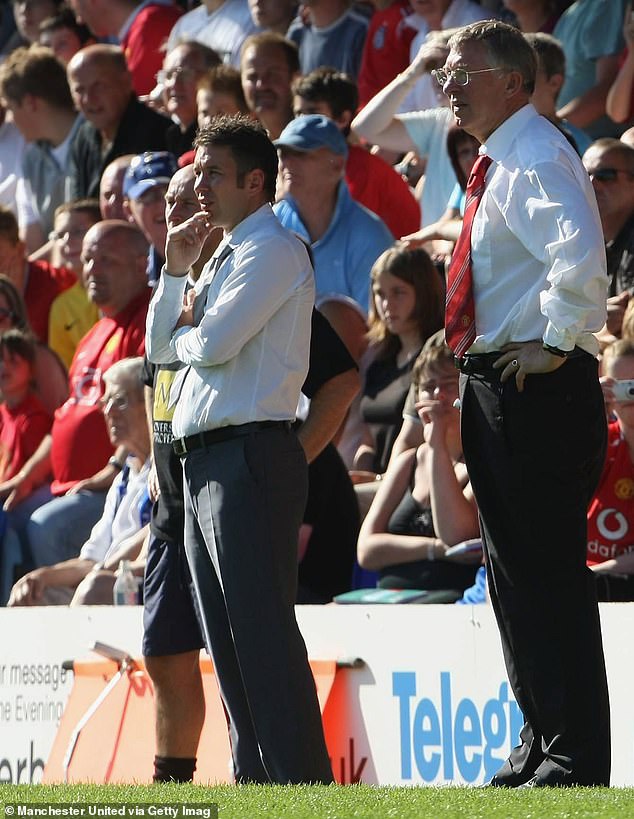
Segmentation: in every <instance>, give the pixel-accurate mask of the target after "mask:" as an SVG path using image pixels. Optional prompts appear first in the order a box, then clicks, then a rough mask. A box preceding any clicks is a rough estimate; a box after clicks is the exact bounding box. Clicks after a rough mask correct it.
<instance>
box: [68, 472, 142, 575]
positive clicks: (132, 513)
mask: <svg viewBox="0 0 634 819" xmlns="http://www.w3.org/2000/svg"><path fill="white" fill-rule="evenodd" d="M131 462H132V459H130V461H128V463H131ZM149 474H150V460H149V459H148V460H147V461H146V462H145V463H144V464H143V466H142V467H141V469H139V470H138V471H136V470H134V469H132V467H130V471H129V472H128V471H127V469H126V470H124V471H123V472H120V473H119V474H118V475H117V476H116V478H115V479H114V481H113V483H112V486H111V487H110V489H109V490H108V494H107V495H106V502H105V505H104V509H103V515H102V516H101V517H100V518H99V520H98V521H97V523H95V525H94V526H93V529H92V532H91V533H90V537H89V538H88V540H87V541H86V542H85V543H84V545H83V546H82V549H81V552H80V553H79V557H80V558H81V559H82V560H94V561H95V562H97V563H100V562H103V561H105V560H107V559H108V558H109V557H111V556H112V555H114V554H116V553H117V552H118V551H119V549H120V547H121V545H122V544H123V542H124V541H126V540H127V539H128V538H131V537H132V536H133V535H136V534H137V532H139V531H140V530H141V529H142V528H143V526H145V524H146V523H148V522H149V515H150V511H151V508H152V506H151V503H150V501H149V498H148V487H147V479H148V475H149Z"/></svg>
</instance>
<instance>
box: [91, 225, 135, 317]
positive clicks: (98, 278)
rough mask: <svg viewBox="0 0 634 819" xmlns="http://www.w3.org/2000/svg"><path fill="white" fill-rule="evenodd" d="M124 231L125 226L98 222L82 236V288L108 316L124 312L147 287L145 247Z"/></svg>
mask: <svg viewBox="0 0 634 819" xmlns="http://www.w3.org/2000/svg"><path fill="white" fill-rule="evenodd" d="M129 230H130V231H132V230H133V229H132V228H130V229H129ZM127 231H128V229H127V227H126V226H123V227H118V226H116V223H115V226H113V225H112V223H111V222H99V223H98V224H96V225H93V227H91V228H90V230H89V231H88V233H87V234H86V236H85V237H84V242H83V246H82V256H81V258H82V263H83V279H84V287H85V288H86V292H87V294H88V298H89V299H90V301H92V302H93V303H94V304H96V305H97V307H99V309H100V310H101V311H102V312H103V313H105V314H106V315H108V316H112V315H115V314H116V313H118V312H119V311H120V310H123V308H124V307H126V306H127V305H128V304H129V302H130V301H131V300H132V299H133V298H134V297H135V296H136V295H137V294H138V293H140V292H141V290H142V288H143V287H147V273H146V267H147V244H146V243H145V240H144V239H143V237H142V236H134V235H133V234H131V233H129V232H127ZM135 233H136V231H135Z"/></svg>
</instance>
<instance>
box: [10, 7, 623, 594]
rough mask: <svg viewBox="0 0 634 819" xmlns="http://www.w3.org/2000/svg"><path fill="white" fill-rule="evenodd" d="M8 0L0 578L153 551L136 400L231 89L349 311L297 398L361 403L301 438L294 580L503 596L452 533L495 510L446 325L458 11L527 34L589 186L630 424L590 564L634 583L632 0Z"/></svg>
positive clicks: (323, 298) (460, 181)
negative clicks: (169, 275)
mask: <svg viewBox="0 0 634 819" xmlns="http://www.w3.org/2000/svg"><path fill="white" fill-rule="evenodd" d="M0 16H1V19H2V26H1V28H0V31H1V34H0V398H1V401H2V403H0V498H1V499H2V503H3V509H2V520H0V530H1V531H3V532H4V535H3V541H2V545H0V604H5V603H7V601H8V600H9V596H10V600H9V603H10V605H33V604H42V603H43V602H46V603H67V602H69V601H71V600H72V601H73V603H74V604H77V603H86V602H100V603H103V602H108V601H110V600H111V589H112V583H113V579H114V572H115V571H116V569H117V566H118V561H119V559H121V558H126V559H131V560H133V561H135V562H134V564H133V565H134V566H135V569H136V571H137V573H138V574H139V575H141V574H142V573H143V567H144V554H145V545H144V538H145V536H146V533H147V531H148V526H147V523H148V520H149V517H148V509H149V500H148V497H151V498H153V499H154V498H155V497H156V496H157V494H158V491H159V489H158V485H156V484H155V485H154V487H152V483H153V481H155V480H156V476H155V473H153V472H152V471H151V469H150V466H151V454H150V442H149V440H148V434H147V426H146V427H145V432H144V433H142V432H141V427H142V426H143V424H142V423H141V421H142V418H143V416H144V412H147V413H148V414H149V415H150V421H153V423H154V427H153V429H154V445H155V446H157V445H158V443H160V442H161V436H163V435H164V434H165V430H163V428H162V426H161V424H162V423H163V421H164V420H165V419H163V417H162V416H161V417H157V416H156V415H155V416H154V417H152V411H153V410H152V408H154V412H155V413H156V411H157V407H160V406H162V402H164V400H165V391H166V389H168V386H169V385H167V381H166V380H165V378H166V376H165V373H162V374H161V375H160V377H158V376H156V374H153V373H150V376H148V375H147V372H146V373H145V374H143V373H142V372H141V370H142V369H143V368H142V366H141V364H142V358H141V357H142V356H143V355H144V341H143V336H144V322H145V316H146V311H147V306H148V303H149V299H150V296H151V293H152V288H153V286H154V285H155V284H156V282H157V280H158V278H159V277H160V275H161V268H162V265H163V263H164V260H163V256H164V248H165V239H166V235H167V229H168V225H170V224H178V223H179V222H182V221H183V220H184V219H186V218H188V216H190V215H191V214H193V213H195V212H196V211H197V210H198V203H197V200H196V195H195V193H194V171H193V165H192V163H193V160H194V149H193V143H194V138H195V135H196V131H197V128H199V127H201V126H203V125H205V124H206V123H208V122H209V121H210V120H211V119H212V118H213V117H216V116H219V115H224V114H228V115H232V114H238V113H243V114H247V115H249V116H251V117H253V118H255V119H258V120H259V121H260V122H261V123H262V125H263V126H264V127H265V128H266V129H267V131H268V134H269V136H270V138H271V139H272V140H273V141H274V143H275V145H276V147H277V149H278V156H279V173H278V181H277V191H276V201H275V204H274V211H275V213H276V215H277V217H278V218H279V220H280V221H281V223H282V224H283V225H284V226H285V227H287V228H289V229H291V230H293V231H295V232H296V233H298V234H299V235H300V236H301V237H302V238H303V239H304V241H305V242H306V244H307V245H308V246H309V247H310V250H311V257H312V261H313V266H314V270H315V281H316V295H317V303H316V307H317V309H318V311H319V313H320V314H321V315H320V317H319V319H318V321H323V318H322V315H323V316H325V317H326V318H327V319H328V322H329V323H330V325H331V327H330V328H329V329H330V330H332V329H333V328H334V330H335V331H336V333H337V334H338V336H339V339H338V340H336V341H335V342H334V343H333V342H332V339H330V340H328V336H327V333H328V330H327V331H326V336H324V335H323V332H324V331H323V328H322V329H319V330H318V331H317V332H316V333H315V337H316V338H318V339H319V343H317V342H315V344H314V345H313V348H311V373H314V378H315V379H316V380H315V382H314V383H313V384H312V389H311V384H310V383H309V382H310V373H309V379H308V381H307V385H305V390H304V393H305V395H306V396H307V397H306V399H305V404H304V405H303V406H302V405H300V407H299V408H298V418H300V419H304V423H305V424H306V425H307V426H308V425H311V424H315V423H317V421H315V420H314V419H315V418H319V417H320V415H319V414H320V412H323V411H324V410H323V407H325V406H326V397H328V398H330V397H331V395H334V394H335V393H334V392H332V393H331V392H328V390H331V391H333V390H334V389H335V386H336V387H337V389H338V390H339V391H340V392H339V395H340V396H341V395H343V394H344V393H345V397H346V399H348V398H349V400H346V401H344V402H343V403H345V406H346V407H347V406H348V405H350V408H349V410H348V411H347V417H346V418H345V419H342V423H341V425H340V428H339V431H338V433H337V435H336V436H335V438H334V439H333V441H332V442H328V443H329V446H328V447H327V448H326V449H325V450H324V451H323V453H322V455H320V456H319V458H317V459H316V460H315V459H314V458H313V457H312V456H311V457H309V461H310V462H311V473H310V481H311V489H310V495H309V507H308V509H307V512H306V516H305V521H304V526H303V527H302V532H301V536H300V542H299V543H298V566H299V574H300V587H301V601H302V602H329V600H330V599H332V596H334V595H335V594H338V593H341V592H344V591H346V590H348V589H352V588H353V587H354V586H359V585H364V584H374V583H377V582H378V583H380V585H382V586H384V587H399V588H402V587H405V586H407V587H413V588H422V589H426V590H428V591H430V592H436V594H430V596H429V600H430V601H442V602H454V601H457V600H459V599H460V598H461V597H462V595H463V592H465V590H467V592H468V591H469V586H471V585H472V584H473V583H474V582H475V583H476V586H477V589H478V591H477V594H476V595H475V597H474V596H473V594H472V595H471V596H468V594H467V598H466V599H469V600H472V599H477V600H483V599H484V593H483V586H482V583H481V574H482V572H483V571H484V570H483V568H480V569H479V568H478V566H479V555H480V552H479V551H478V549H477V545H476V546H475V547H466V548H465V549H460V544H461V543H462V542H463V541H469V542H471V541H473V540H474V539H477V534H478V532H477V509H476V508H475V504H474V501H473V496H472V494H471V492H470V489H469V479H468V475H467V474H466V471H465V468H464V463H463V459H462V451H461V445H460V435H459V431H458V426H457V417H458V412H457V410H455V408H454V406H453V402H454V400H455V398H456V397H457V392H456V390H457V386H456V384H457V381H456V371H455V370H454V371H453V375H452V369H451V367H450V365H449V363H448V362H449V353H448V351H447V348H446V347H445V346H444V343H443V342H442V329H440V333H438V332H436V331H438V330H439V328H441V327H442V303H443V301H444V287H445V271H446V268H447V264H448V262H449V260H450V258H451V253H452V250H453V247H454V243H455V241H456V240H457V238H458V235H459V233H460V227H461V224H462V216H463V213H464V207H465V202H464V199H465V187H466V181H467V178H468V175H469V172H470V168H471V165H472V164H473V162H474V160H475V158H476V156H477V150H478V143H477V141H476V140H475V139H474V138H473V137H471V136H469V134H466V133H465V132H464V131H462V130H461V129H459V128H458V127H457V126H456V125H455V124H454V120H453V115H452V113H451V111H450V110H449V107H448V106H447V101H446V98H445V97H444V95H443V94H442V93H441V89H440V86H439V85H438V83H437V82H436V80H435V79H434V77H433V76H432V71H433V70H434V69H437V68H440V67H442V66H443V64H444V60H445V58H446V55H447V53H448V50H447V41H448V37H449V36H450V34H451V32H452V31H454V30H455V29H456V28H457V27H459V26H462V25H465V24H468V23H471V22H474V21H476V20H481V19H488V18H499V19H503V20H505V21H507V22H511V23H513V24H514V25H516V26H517V27H518V28H519V29H520V30H521V31H522V32H523V34H524V35H525V37H526V39H527V40H528V42H529V43H530V44H531V45H532V46H533V48H534V50H535V51H536V53H537V57H538V74H537V81H536V87H535V92H534V94H533V97H532V102H533V104H534V106H535V108H536V109H537V111H538V112H539V113H540V114H541V115H542V116H544V117H546V118H548V119H549V120H550V121H551V122H553V124H554V125H555V126H556V127H558V128H559V129H560V130H561V131H562V132H563V133H564V135H565V136H566V138H567V139H568V140H569V141H570V142H571V143H572V145H573V146H574V148H575V149H576V150H577V152H578V153H579V155H580V156H581V157H582V161H583V164H584V166H585V168H586V170H587V171H588V174H589V176H590V179H591V181H592V186H593V188H594V191H595V193H596V198H597V204H598V208H599V214H600V217H601V224H602V228H603V234H604V239H605V246H606V254H607V261H608V275H609V288H608V298H607V310H608V319H607V323H606V326H605V327H604V328H603V330H602V331H601V332H600V333H599V334H598V338H599V341H600V344H601V350H602V352H601V356H602V359H603V365H604V371H603V375H602V380H603V383H604V395H605V400H606V413H607V416H608V419H609V421H610V436H611V437H610V441H611V447H610V452H609V457H608V462H607V463H606V467H605V473H604V476H603V479H602V482H601V485H600V487H599V490H597V496H596V497H595V499H594V501H593V504H592V505H591V507H590V510H589V536H588V565H589V566H590V567H591V568H592V570H593V571H594V573H595V575H596V577H597V578H598V583H600V589H601V592H600V593H601V595H602V598H603V599H606V600H612V599H619V600H622V599H626V600H634V582H632V578H634V559H632V555H633V554H634V509H633V507H632V504H631V498H630V500H629V502H628V503H623V502H621V500H622V499H618V498H617V499H613V498H612V497H611V496H610V488H611V487H612V484H613V483H614V481H615V480H616V479H623V478H624V477H625V478H626V479H627V480H629V482H630V484H631V483H632V481H634V465H633V464H634V443H632V437H633V435H634V433H633V432H632V429H633V422H632V419H631V418H630V413H631V412H632V411H633V410H632V409H631V408H632V406H634V399H630V400H628V399H627V398H623V397H622V396H621V395H620V393H619V391H618V389H616V390H615V384H617V383H618V381H623V380H628V379H632V378H634V370H633V369H632V367H633V365H632V361H633V360H634V353H633V352H632V345H633V344H634V298H632V295H633V294H634V147H633V146H634V138H633V134H634V129H633V126H634V14H633V13H632V12H631V9H630V3H629V2H626V0H612V2H610V3H606V2H603V0H540V1H539V2H537V0H371V1H370V0H358V1H357V2H353V0H306V2H304V3H303V4H299V5H298V4H296V3H295V2H294V0H201V2H196V0H142V1H140V0H68V5H67V4H66V3H64V2H61V0H2V2H0ZM219 240H220V232H219V231H212V232H211V234H210V237H209V240H208V242H207V245H206V246H205V249H204V251H203V254H202V256H201V259H200V260H199V262H198V264H197V266H196V269H195V270H194V271H193V272H192V278H193V279H195V278H197V277H198V276H199V275H200V272H201V269H202V267H203V264H204V262H205V261H206V260H207V259H209V258H210V257H211V255H212V253H213V250H214V249H215V247H216V246H217V244H218V242H219ZM313 322H315V319H313ZM313 326H314V327H315V324H313ZM337 343H340V344H341V348H340V349H338V348H337V347H336V344H337ZM319 359H323V360H319ZM329 359H330V360H329ZM122 361H123V362H124V365H123V366H121V365H120V364H119V363H118V362H122ZM125 362H127V363H125ZM355 365H356V367H358V368H359V370H360V378H355V377H352V380H350V378H351V373H352V372H353V370H354V367H355ZM110 368H113V369H112V370H111V369H110ZM109 373H110V374H109ZM317 373H319V377H318V376H317ZM344 375H345V377H346V378H347V379H348V381H347V382H346V384H345V387H344V386H343V382H342V381H337V379H338V378H341V377H342V376H344ZM148 378H149V380H148ZM144 383H145V385H146V390H148V389H149V387H148V384H152V390H151V392H152V394H153V400H152V401H148V402H146V403H147V407H146V409H145V410H143V401H142V400H141V397H142V393H143V384H144ZM358 384H360V385H361V388H360V390H359V395H358V396H357V399H356V400H355V401H352V394H353V393H354V391H355V389H358ZM329 385H330V386H329ZM321 390H323V391H321ZM302 400H304V399H302ZM311 401H312V404H314V409H313V411H314V415H311V411H309V410H308V405H309V403H310V402H311ZM350 402H352V403H350ZM166 412H167V411H166ZM165 417H166V418H167V415H166V416H165ZM157 436H158V437H157ZM324 443H326V442H324ZM439 451H440V452H442V453H443V459H444V460H443V463H444V464H445V466H446V465H447V464H449V467H450V469H449V470H448V472H447V474H444V473H441V474H438V473H437V472H436V470H437V468H438V466H437V465H438V457H437V453H438V452H439ZM314 454H316V453H314ZM309 455H310V453H309ZM449 473H450V474H449ZM614 476H616V478H615V477H614ZM383 479H385V480H383ZM148 481H149V490H148ZM353 485H354V486H355V488H356V490H357V491H356V492H355V491H354V489H353ZM362 486H365V489H363V488H361V487H362ZM438 486H442V487H443V489H442V491H439V490H438V488H437V487H438ZM144 488H145V491H144ZM377 490H378V491H377ZM148 491H149V495H148ZM166 491H167V490H166ZM368 510H369V511H368ZM609 515H613V516H614V520H615V521H616V523H617V524H618V526H616V529H614V528H612V529H610V527H608V526H606V525H604V521H605V520H606V516H609ZM179 519H180V518H179ZM615 531H616V532H617V533H618V538H617V537H616V535H615V534H614V532H615ZM174 537H176V536H175V535H174ZM357 538H358V548H357ZM451 550H453V551H451ZM465 555H466V556H465ZM476 571H477V575H478V577H477V581H476ZM14 584H15V585H14ZM12 587H13V588H12ZM11 589H12V590H11Z"/></svg>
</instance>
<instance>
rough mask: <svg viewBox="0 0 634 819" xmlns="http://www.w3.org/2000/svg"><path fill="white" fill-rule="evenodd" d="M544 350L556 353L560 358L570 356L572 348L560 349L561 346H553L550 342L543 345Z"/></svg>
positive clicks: (552, 353)
mask: <svg viewBox="0 0 634 819" xmlns="http://www.w3.org/2000/svg"><path fill="white" fill-rule="evenodd" d="M543 348H544V350H546V352H547V353H550V354H551V355H556V356H557V357H558V358H568V356H569V355H570V353H571V352H572V350H560V349H559V347H551V346H550V344H544V345H543Z"/></svg>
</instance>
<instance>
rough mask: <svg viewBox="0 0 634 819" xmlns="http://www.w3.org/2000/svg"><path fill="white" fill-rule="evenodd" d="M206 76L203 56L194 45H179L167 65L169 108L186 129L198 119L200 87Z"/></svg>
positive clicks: (166, 100)
mask: <svg viewBox="0 0 634 819" xmlns="http://www.w3.org/2000/svg"><path fill="white" fill-rule="evenodd" d="M204 73H205V66H204V65H203V59H202V56H201V54H200V52H198V51H197V50H196V49H193V48H191V46H187V45H179V46H176V48H173V49H172V50H171V51H170V52H169V54H168V55H167V56H166V57H165V60H164V62H163V73H162V75H161V76H162V77H163V79H162V83H163V102H164V103H165V108H166V110H167V112H168V114H170V116H176V117H177V118H178V120H179V121H180V122H181V123H182V124H183V125H185V126H189V124H190V123H192V122H193V121H194V120H195V119H196V84H197V83H198V80H199V79H200V77H202V75H203V74H204Z"/></svg>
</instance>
